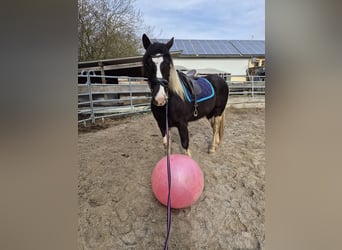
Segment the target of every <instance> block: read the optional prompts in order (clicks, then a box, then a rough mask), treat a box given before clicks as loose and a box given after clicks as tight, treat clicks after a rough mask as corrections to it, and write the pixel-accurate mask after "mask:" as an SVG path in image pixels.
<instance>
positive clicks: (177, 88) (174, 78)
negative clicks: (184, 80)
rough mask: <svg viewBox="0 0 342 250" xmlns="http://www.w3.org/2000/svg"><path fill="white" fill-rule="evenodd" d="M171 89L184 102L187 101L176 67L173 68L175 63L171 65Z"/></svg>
mask: <svg viewBox="0 0 342 250" xmlns="http://www.w3.org/2000/svg"><path fill="white" fill-rule="evenodd" d="M169 88H170V90H171V91H172V92H174V93H175V94H177V95H178V96H179V97H180V98H181V99H182V100H183V101H185V94H184V90H183V87H182V85H181V82H180V80H179V76H178V73H177V71H176V69H175V67H174V66H173V63H171V64H170V76H169Z"/></svg>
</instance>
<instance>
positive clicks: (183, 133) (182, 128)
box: [177, 123, 191, 157]
mask: <svg viewBox="0 0 342 250" xmlns="http://www.w3.org/2000/svg"><path fill="white" fill-rule="evenodd" d="M177 128H178V133H179V136H180V139H181V144H182V147H183V149H184V154H186V155H187V156H189V157H191V152H190V149H189V131H188V124H187V123H181V124H179V125H178V126H177Z"/></svg>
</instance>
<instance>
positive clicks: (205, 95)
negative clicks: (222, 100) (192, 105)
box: [181, 77, 215, 102]
mask: <svg viewBox="0 0 342 250" xmlns="http://www.w3.org/2000/svg"><path fill="white" fill-rule="evenodd" d="M196 82H197V84H198V85H199V86H200V87H201V93H200V94H199V95H198V96H197V102H203V101H206V100H208V99H210V98H212V97H213V96H214V94H215V91H214V88H213V85H212V84H211V82H210V81H209V80H208V79H206V78H203V77H200V78H198V79H196ZM181 83H182V87H183V90H184V93H185V97H186V100H187V101H188V102H193V101H194V100H195V98H194V96H193V95H192V94H191V93H190V91H189V90H188V89H187V88H186V87H185V84H184V83H183V81H182V80H181Z"/></svg>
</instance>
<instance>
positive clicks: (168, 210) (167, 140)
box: [164, 100, 171, 250]
mask: <svg viewBox="0 0 342 250" xmlns="http://www.w3.org/2000/svg"><path fill="white" fill-rule="evenodd" d="M168 111H169V107H168V100H166V111H165V114H166V115H165V116H166V160H167V177H168V178H167V179H168V195H167V218H166V224H167V229H166V239H165V244H164V250H168V249H169V247H168V242H169V236H170V230H171V167H170V150H169V149H170V135H169V121H168Z"/></svg>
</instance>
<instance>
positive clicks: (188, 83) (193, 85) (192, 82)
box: [178, 69, 202, 98]
mask: <svg viewBox="0 0 342 250" xmlns="http://www.w3.org/2000/svg"><path fill="white" fill-rule="evenodd" d="M196 73H197V72H196V70H195V69H192V70H190V71H188V72H187V73H186V74H184V73H183V72H180V71H178V76H179V78H180V79H181V81H182V82H183V83H184V85H185V87H186V88H187V89H188V90H189V92H190V94H191V95H192V96H194V97H195V98H196V96H198V95H199V94H201V92H202V89H201V86H200V85H199V84H198V83H197V81H196V80H197V79H198V77H196V76H195V75H196Z"/></svg>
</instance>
